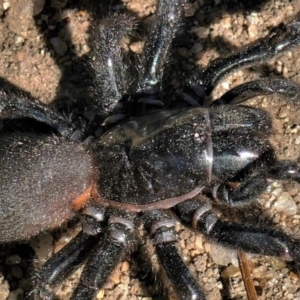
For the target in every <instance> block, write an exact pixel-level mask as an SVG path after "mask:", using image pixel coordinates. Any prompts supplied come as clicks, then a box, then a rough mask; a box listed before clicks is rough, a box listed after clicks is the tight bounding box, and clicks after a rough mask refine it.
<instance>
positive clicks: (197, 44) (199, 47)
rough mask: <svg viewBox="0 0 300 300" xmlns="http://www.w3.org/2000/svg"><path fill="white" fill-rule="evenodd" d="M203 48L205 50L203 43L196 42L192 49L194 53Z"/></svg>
mask: <svg viewBox="0 0 300 300" xmlns="http://www.w3.org/2000/svg"><path fill="white" fill-rule="evenodd" d="M201 50H203V45H202V44H201V43H196V44H195V45H194V46H193V47H192V48H191V51H192V53H194V54H197V53H199V52H200V51H201Z"/></svg>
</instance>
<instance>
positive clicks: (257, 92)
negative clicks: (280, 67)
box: [212, 78, 300, 105]
mask: <svg viewBox="0 0 300 300" xmlns="http://www.w3.org/2000/svg"><path fill="white" fill-rule="evenodd" d="M271 95H278V96H281V97H283V98H286V99H288V100H291V101H294V102H295V103H296V102H298V101H299V96H300V86H299V84H297V83H295V82H293V81H290V80H287V79H274V78H265V79H261V80H254V81H250V82H247V83H244V84H241V85H238V86H236V87H235V88H233V89H231V90H229V91H228V92H226V93H225V94H224V95H222V97H221V98H220V99H217V100H215V101H213V102H212V105H226V104H231V105H234V104H240V103H243V102H245V101H247V100H249V99H251V98H253V97H256V96H271Z"/></svg>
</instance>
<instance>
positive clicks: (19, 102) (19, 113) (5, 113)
mask: <svg viewBox="0 0 300 300" xmlns="http://www.w3.org/2000/svg"><path fill="white" fill-rule="evenodd" d="M20 118H30V119H34V120H36V121H39V122H42V123H45V124H47V125H49V126H50V127H51V128H53V129H54V130H56V131H57V132H59V133H60V134H61V135H62V136H64V137H70V136H71V135H72V133H73V132H74V130H75V126H74V124H72V123H71V121H70V120H68V119H66V118H64V117H63V116H62V115H61V114H59V113H58V112H56V111H55V110H54V109H53V108H52V107H50V106H48V105H45V104H43V103H41V102H40V101H38V100H36V99H32V98H29V97H28V96H26V95H25V94H23V93H18V94H16V93H8V92H6V91H4V90H2V89H0V119H20Z"/></svg>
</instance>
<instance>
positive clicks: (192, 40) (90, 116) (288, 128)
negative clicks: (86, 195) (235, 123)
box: [0, 0, 300, 300]
mask: <svg viewBox="0 0 300 300" xmlns="http://www.w3.org/2000/svg"><path fill="white" fill-rule="evenodd" d="M85 2H86V1H76V0H74V1H71V0H69V1H67V0H52V1H45V0H35V1H34V0H23V1H17V0H0V15H1V18H0V45H1V47H0V52H1V55H0V77H1V78H3V79H4V80H3V82H2V80H1V83H3V85H5V86H6V87H13V88H15V87H17V88H18V89H20V90H22V91H26V92H28V93H30V94H31V95H32V96H34V97H36V98H38V99H40V100H41V101H43V102H45V103H52V102H55V103H58V104H57V106H58V107H62V106H63V105H64V106H66V107H67V108H66V111H68V112H69V113H74V114H78V115H81V116H83V117H84V118H86V119H87V120H88V121H91V122H93V121H94V119H95V115H96V114H97V111H95V110H94V106H93V105H85V106H83V105H82V104H81V103H80V100H81V99H83V98H84V99H85V101H87V99H89V97H92V96H91V93H90V90H87V88H86V87H87V86H88V79H87V78H88V74H87V71H86V70H85V63H84V62H85V59H86V56H87V55H88V53H89V51H90V45H89V42H88V34H89V31H88V30H89V26H90V16H89V11H88V9H87V8H86V4H84V3H85ZM124 2H125V4H126V5H127V7H128V9H130V10H131V11H133V12H134V13H136V14H137V16H138V17H139V18H145V17H146V16H148V15H149V14H151V13H153V12H154V11H155V1H154V0H153V1H152V0H148V1H143V0H126V1H124ZM119 4H120V3H119ZM114 8H116V9H117V8H118V6H114ZM297 12H300V0H281V1H280V0H260V1H258V0H252V1H238V0H227V1H226V0H214V1H212V0H197V1H195V2H194V3H193V4H189V5H187V6H186V15H187V18H186V23H185V24H184V25H183V26H182V28H181V29H180V30H179V32H178V37H177V38H176V39H175V42H174V50H173V51H172V56H171V58H170V62H169V65H168V66H167V67H166V71H165V72H167V74H168V81H169V85H170V88H172V89H174V90H176V89H178V88H180V85H181V80H180V78H182V76H183V74H184V75H186V74H189V73H190V72H191V70H193V69H194V68H195V67H196V65H197V64H198V65H200V66H205V65H207V64H208V62H209V61H210V60H212V59H213V58H216V57H218V56H226V55H229V54H230V53H232V52H233V51H236V50H237V49H239V48H240V47H242V46H244V45H246V44H249V43H251V42H253V41H255V40H256V39H258V38H260V37H263V36H265V35H266V34H268V32H269V30H270V29H271V28H272V27H275V26H276V25H278V24H280V23H281V22H287V21H288V20H291V19H292V18H293V16H295V15H296V13H297ZM133 46H134V45H133ZM263 77H279V78H288V79H291V80H293V81H294V82H298V83H299V84H300V47H299V49H294V50H293V51H289V52H287V53H286V54H285V55H282V56H279V57H276V58H275V59H273V60H272V61H270V62H268V63H264V64H263V65H262V66H258V67H255V68H249V69H245V70H242V71H238V72H236V73H235V74H233V75H231V76H230V77H228V78H225V79H224V80H223V81H222V82H221V83H220V84H219V85H218V87H217V89H216V91H215V93H214V95H215V97H218V95H221V94H222V93H224V92H225V91H227V90H229V89H231V88H232V87H234V86H236V85H239V84H241V83H243V82H245V81H249V80H254V79H257V78H263ZM11 85H13V86H11ZM299 101H300V97H299ZM248 104H249V105H254V106H256V107H261V108H264V109H266V110H267V111H268V112H269V113H270V114H271V115H272V116H273V123H274V135H273V136H272V138H271V142H272V144H273V145H274V148H275V149H276V152H277V154H278V157H279V158H281V159H291V160H295V161H298V162H299V158H300V155H299V153H300V151H299V150H300V116H299V115H298V114H297V111H298V105H300V103H291V101H288V100H285V99H279V98H278V97H259V98H256V99H254V100H252V101H249V102H248V103H247V105H248ZM0 209H1V208H0ZM299 209H300V186H299V185H298V184H296V183H291V182H283V183H280V182H274V183H272V184H271V185H270V187H269V188H268V190H267V191H266V193H264V194H263V195H262V196H261V197H260V198H259V199H257V200H256V201H254V203H253V204H252V205H250V206H247V207H246V209H245V211H247V212H246V213H245V212H244V211H243V210H239V211H229V212H228V211H227V212H224V215H225V216H226V217H228V216H232V215H235V214H241V216H242V218H245V219H247V220H249V222H256V224H257V223H258V224H261V226H264V224H266V223H269V224H270V223H272V224H274V226H276V228H278V229H282V230H284V231H285V232H287V233H289V234H291V235H293V236H294V237H295V238H297V237H298V238H300V227H299V224H300V211H299ZM177 227H178V241H179V242H178V245H179V248H180V251H181V255H182V257H183V259H184V261H185V263H186V264H187V265H188V267H189V268H190V270H191V272H192V273H193V275H194V276H195V278H197V280H198V281H199V283H200V284H201V286H203V289H204V291H205V293H206V295H207V299H208V300H219V299H235V300H238V299H247V295H246V292H245V287H244V284H243V281H242V278H241V273H240V270H239V267H238V263H237V253H236V252H235V251H233V250H228V249H225V248H222V247H219V246H216V245H214V244H212V243H211V242H209V241H208V240H206V239H205V238H204V237H203V236H201V235H198V234H195V233H193V232H191V231H189V230H187V229H185V228H183V227H182V226H180V225H178V226H177ZM0 230H1V229H0ZM79 230H80V226H79V225H77V226H75V229H74V228H73V227H71V228H69V229H67V228H62V229H61V230H58V231H57V232H55V233H54V234H44V235H41V236H39V237H37V238H35V239H34V240H32V241H30V243H29V245H27V244H25V245H13V246H9V247H5V248H3V249H2V248H0V300H4V299H9V300H13V299H18V300H21V299H34V293H31V291H32V289H33V288H32V286H31V284H30V282H31V281H30V276H31V275H32V274H34V271H33V265H34V266H37V265H39V264H42V263H43V262H44V261H45V260H46V259H47V257H50V256H51V254H52V253H53V251H55V252H57V251H58V250H59V249H60V248H61V247H62V246H63V245H64V244H66V243H68V241H70V239H71V238H72V237H74V236H75V235H76V233H77V232H78V231H79ZM144 246H145V245H142V246H141V249H142V250H144V249H145V247H144ZM33 249H34V250H33ZM142 252H145V251H142ZM153 257H154V258H153V260H155V256H153ZM141 259H143V255H140V256H139V257H135V256H133V257H131V258H128V259H127V260H126V261H123V262H122V263H120V264H119V265H118V267H117V270H116V271H115V272H114V273H113V274H112V276H111V277H110V279H109V280H108V282H107V284H106V285H105V287H104V289H102V290H101V291H99V294H98V295H97V299H105V300H108V299H112V300H115V299H118V300H127V299H130V300H150V299H175V294H174V293H172V292H171V293H170V296H169V298H168V296H167V295H168V294H167V292H166V291H165V290H164V289H163V288H162V285H161V284H160V283H159V281H158V280H156V279H155V278H156V277H155V276H154V278H152V279H148V277H149V276H148V273H149V272H150V271H151V270H150V267H149V268H148V270H146V271H145V270H142V269H143V268H142V267H141V265H140V261H141ZM248 261H249V265H250V267H251V271H252V278H253V282H254V285H255V288H256V292H257V294H258V299H260V300H264V299H267V300H269V299H274V300H277V299H300V281H299V276H298V274H300V271H299V272H298V274H297V268H296V267H295V265H293V264H290V263H286V262H285V261H282V260H281V259H280V258H274V257H263V256H259V255H248ZM154 269H155V270H156V267H155V268H154ZM156 271H157V270H156ZM157 272H159V271H157ZM78 274H79V273H78V272H76V273H74V274H73V275H72V276H71V277H70V278H69V279H68V280H66V281H65V282H64V283H63V284H62V286H61V288H60V289H59V290H58V291H57V297H58V299H68V297H69V296H70V293H71V290H72V289H73V288H74V286H75V285H76V281H77V279H78V276H79V275H78ZM145 274H146V275H145Z"/></svg>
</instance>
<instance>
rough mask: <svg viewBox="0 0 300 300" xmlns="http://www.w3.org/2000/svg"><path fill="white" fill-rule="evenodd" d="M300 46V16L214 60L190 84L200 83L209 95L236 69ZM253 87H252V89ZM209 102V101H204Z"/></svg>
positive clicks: (258, 62)
mask: <svg viewBox="0 0 300 300" xmlns="http://www.w3.org/2000/svg"><path fill="white" fill-rule="evenodd" d="M299 45H300V15H298V17H297V18H296V19H295V20H294V21H293V22H291V23H288V24H287V25H283V24H281V25H279V26H278V27H276V28H274V29H273V30H272V31H271V33H270V34H269V35H268V36H266V37H264V38H262V39H260V40H258V41H256V42H254V44H251V45H249V46H247V47H246V48H245V49H243V50H242V51H239V52H237V53H235V54H233V55H231V56H228V57H227V58H225V59H224V58H217V59H215V60H213V61H212V62H211V63H210V64H209V65H208V66H207V67H206V68H205V69H203V70H196V71H195V74H194V75H193V76H192V77H191V80H190V82H189V86H190V87H193V86H201V88H202V89H203V91H204V93H205V94H206V96H209V95H210V94H211V92H212V91H213V89H214V88H215V86H216V85H217V84H218V82H220V80H221V79H222V78H224V77H226V76H228V75H229V74H231V73H232V72H234V71H237V70H239V69H243V68H246V67H251V66H254V65H258V64H261V63H263V62H267V61H269V60H271V59H272V58H274V57H276V56H277V55H280V54H282V53H284V52H286V51H289V50H291V49H292V48H294V47H296V46H299ZM252 89H253V88H250V92H252ZM205 104H206V105H209V104H210V103H205Z"/></svg>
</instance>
